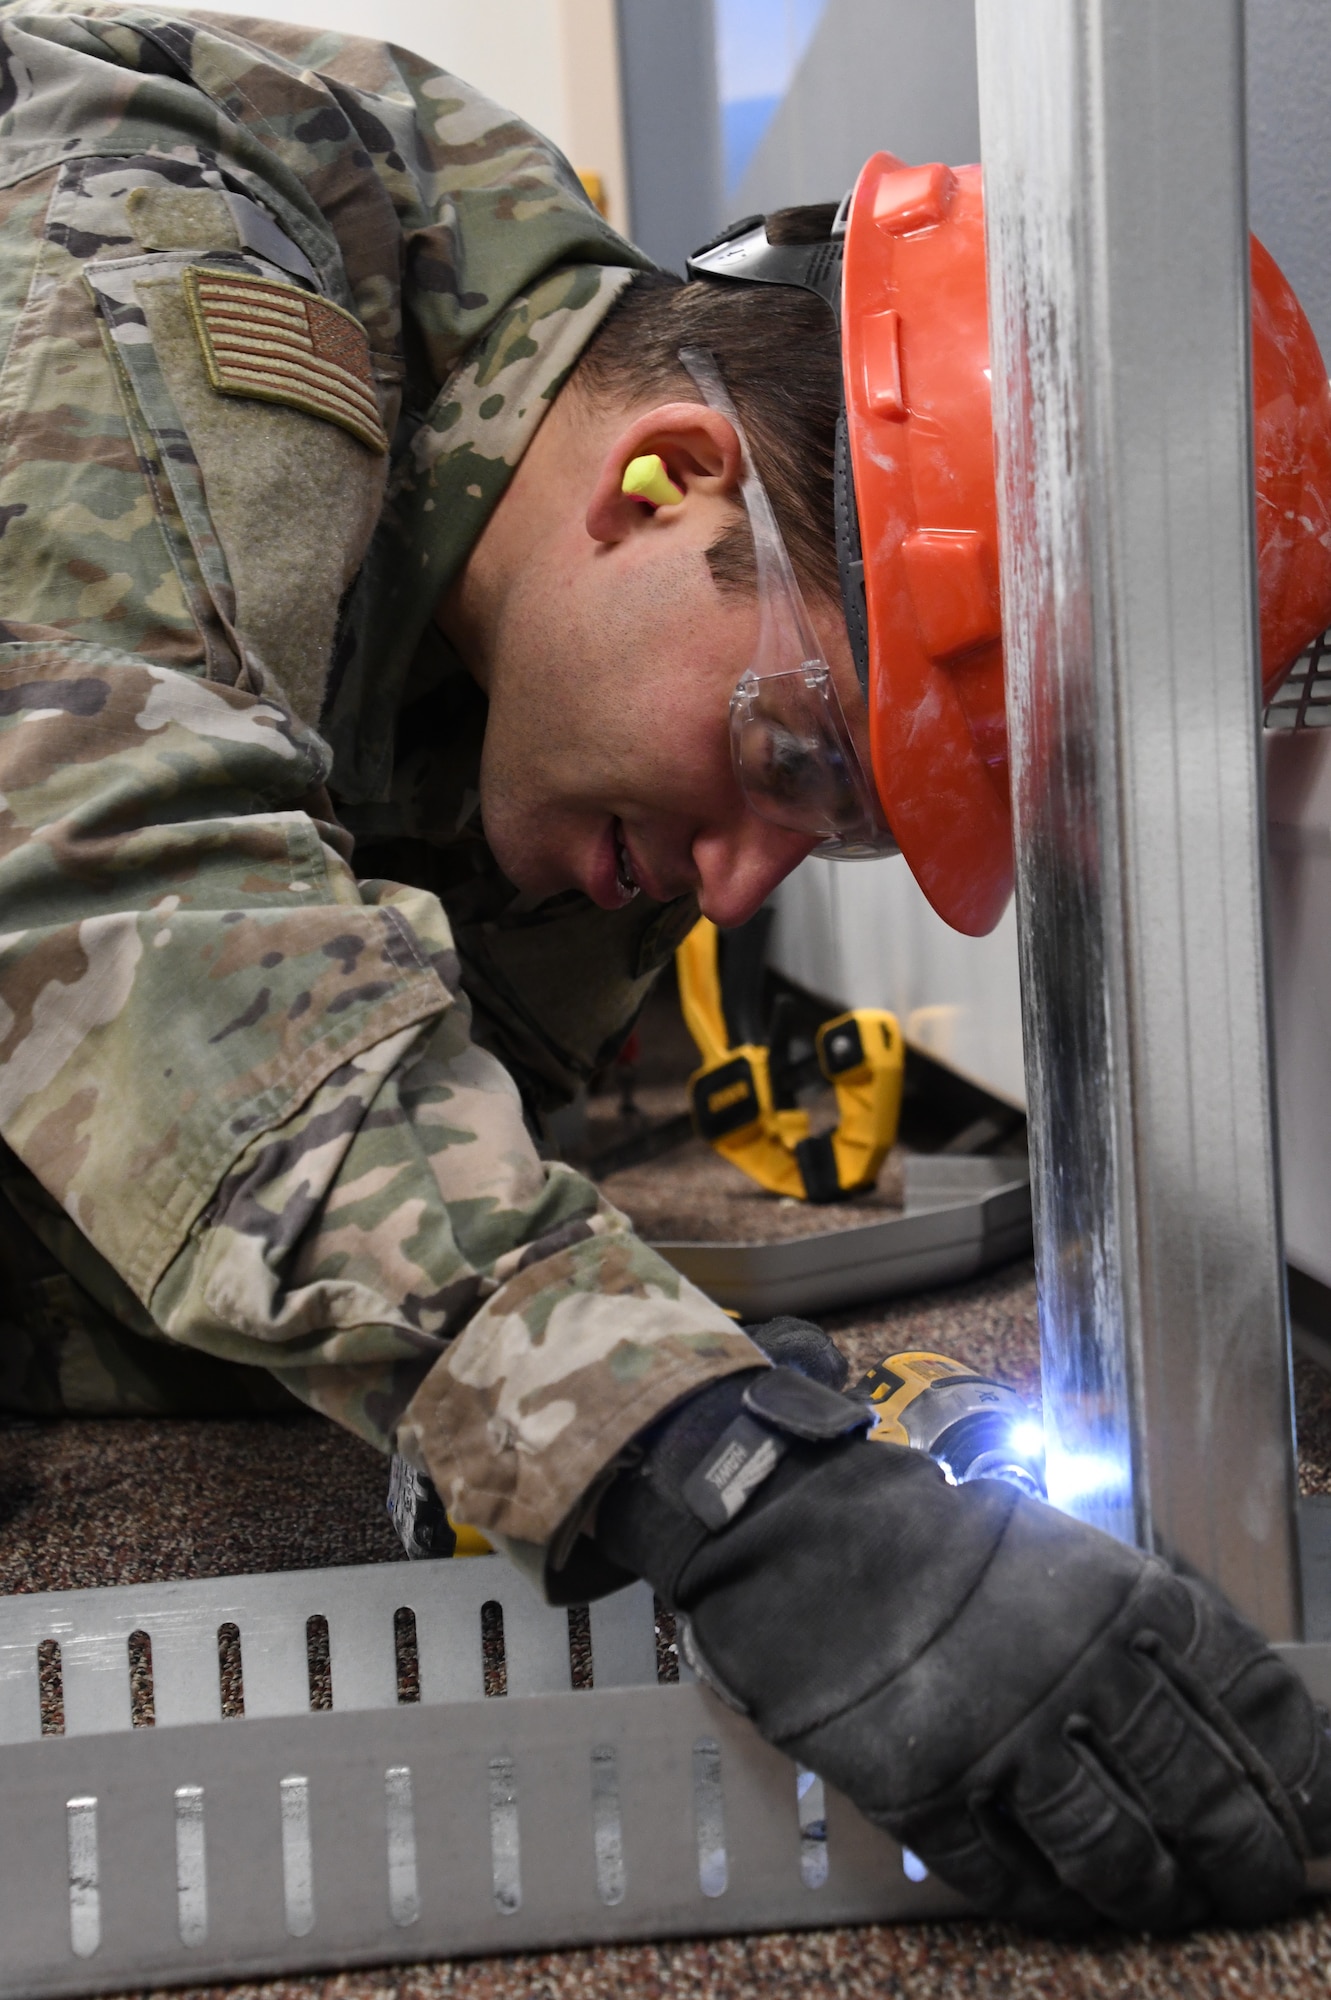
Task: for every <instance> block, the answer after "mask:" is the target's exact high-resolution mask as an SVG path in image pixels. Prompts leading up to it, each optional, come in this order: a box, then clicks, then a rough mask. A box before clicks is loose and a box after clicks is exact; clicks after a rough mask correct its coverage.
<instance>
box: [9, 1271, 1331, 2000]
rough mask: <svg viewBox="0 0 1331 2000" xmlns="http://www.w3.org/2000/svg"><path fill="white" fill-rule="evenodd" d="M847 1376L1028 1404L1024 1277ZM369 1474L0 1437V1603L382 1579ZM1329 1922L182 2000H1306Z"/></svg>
mask: <svg viewBox="0 0 1331 2000" xmlns="http://www.w3.org/2000/svg"><path fill="white" fill-rule="evenodd" d="M829 1324H830V1325H831V1327H832V1329H833V1331H834V1332H835V1333H836V1335H837V1338H838V1339H839V1340H840V1342H841V1343H842V1345H843V1346H844V1347H845V1349H846V1351H847V1353H848V1354H849V1355H850V1357H851V1359H852V1362H853V1363H854V1364H856V1365H861V1366H865V1365H868V1364H869V1363H870V1362H871V1361H874V1360H876V1359H879V1358H881V1356H882V1355H884V1354H886V1353H890V1352H891V1351H892V1350H893V1349H900V1348H903V1347H914V1346H920V1347H933V1348H939V1349H942V1350H943V1351H945V1352H950V1353H954V1354H956V1355H958V1356H959V1357H960V1358H962V1359H964V1360H967V1361H969V1362H971V1363H972V1364H973V1365H974V1366H976V1367H979V1368H985V1369H991V1370H992V1371H993V1372H994V1373H996V1374H998V1375H1001V1376H1003V1377H1004V1378H1005V1379H1007V1380H1009V1381H1011V1382H1012V1383H1013V1384H1014V1386H1016V1387H1018V1388H1020V1389H1022V1390H1024V1391H1026V1392H1027V1393H1031V1392H1032V1391H1033V1390H1034V1386H1035V1382H1036V1376H1037V1336H1036V1324H1035V1287H1034V1278H1033V1273H1032V1270H1031V1266H1030V1265H1029V1263H1025V1262H1023V1263H1019V1264H1016V1265H1013V1266H1010V1267H1008V1268H1007V1269H1006V1270H1003V1271H1000V1272H997V1273H993V1274H991V1275H989V1276H988V1277H984V1278H980V1279H977V1280H974V1281H972V1282H971V1283H969V1284H966V1285H961V1286H957V1287H954V1288H952V1289H950V1290H947V1291H940V1292H935V1293H932V1294H929V1295H927V1296H923V1297H916V1298H912V1299H905V1300H900V1301H897V1302H894V1303H890V1304H886V1305H882V1306H879V1307H878V1308H876V1309H873V1310H866V1311H860V1312H857V1313H845V1314H841V1315H838V1316H837V1317H836V1318H835V1319H834V1320H832V1321H830V1322H829ZM1297 1372H1298V1400H1299V1417H1300V1441H1301V1460H1302V1469H1303V1480H1304V1485H1305V1488H1307V1489H1309V1490H1316V1491H1327V1490H1331V1378H1328V1377H1327V1376H1326V1375H1324V1374H1322V1373H1321V1372H1320V1371H1318V1370H1317V1369H1314V1368H1312V1367H1310V1366H1309V1365H1308V1364H1306V1363H1303V1364H1300V1366H1299V1369H1298V1371H1297ZM383 1494H384V1468H383V1464H382V1461H381V1460H379V1459H378V1458H377V1457H376V1456H375V1454H374V1453H373V1452H372V1451H371V1450H370V1449H369V1448H368V1447H366V1446H364V1445H362V1444H361V1443H360V1442H359V1441H358V1440H356V1439H355V1438H352V1437H350V1436H347V1435H344V1434H342V1433H340V1432H338V1431H336V1430H334V1429H333V1428H332V1427H331V1426H330V1425H327V1424H325V1423H322V1422H320V1421H318V1420H316V1419H313V1418H307V1417H303V1416H294V1417H292V1418H289V1419H282V1420H276V1419H271V1418H269V1419H263V1420H257V1419H233V1420H230V1421H225V1422H202V1421H189V1422H171V1423H166V1422H149V1421H124V1422H88V1423H55V1424H43V1425H37V1424H31V1425H15V1426H10V1427H8V1428H6V1429H5V1430H4V1431H3V1432H0V1592H10V1591H30V1590H66V1589H72V1588H76V1587H79V1586H84V1585H96V1584H111V1583H129V1582H135V1581H141V1580H146V1579H157V1578H165V1577H192V1576H193V1577H197V1576H218V1575H223V1574H227V1573H235V1572H239V1571H247V1570H274V1569H293V1568H305V1567H309V1566H314V1565H320V1564H331V1563H359V1562H390V1561H394V1560H398V1559H400V1557H399V1553H398V1549H397V1544H396V1542H395V1539H394V1537H393V1535H392V1531H391V1529H390V1528H389V1526H388V1523H387V1520H386V1518H385V1516H384V1511H383ZM1328 1984H1331V1909H1328V1910H1326V1911H1324V1910H1322V1909H1312V1910H1310V1911H1309V1912H1308V1913H1307V1914H1305V1915H1302V1916H1300V1917H1298V1918H1295V1919H1294V1920H1292V1921H1290V1922H1288V1923H1285V1924H1281V1925H1277V1926H1273V1927H1270V1928H1267V1929H1264V1930H1261V1931H1257V1932H1250V1933H1246V1934H1240V1933H1235V1932H1230V1931H1211V1932H1206V1933H1203V1934H1200V1935H1197V1936H1193V1937H1190V1938H1187V1939H1183V1940H1180V1941H1179V1942H1176V1943H1165V1944H1161V1943H1147V1942H1144V1941H1140V1940H1135V1939H1133V1940H1124V1939H1123V1938H1121V1937H1117V1936H1111V1937H1106V1938H1105V1939H1103V1940H1102V1941H1099V1942H1095V1943H1089V1944H1086V1943H1079V1944H1077V1945H1064V1944H1059V1943H1053V1942H1050V1941H1048V1940H1044V1939H1040V1938H1032V1937H1029V1936H1026V1935H1024V1934H1023V1933H1021V1932H1018V1931H1017V1930H1015V1929H1013V1928H1011V1927H1008V1926H1004V1925H998V1924H986V1923H975V1922H955V1923H947V1924H911V1925H901V1926H868V1927H862V1928H856V1929H833V1930H824V1931H806V1932H797V1933H790V1934H776V1935H769V1936H762V1937H735V1938H725V1939H719V1940H711V1941H705V1942H676V1943H669V1944H662V1945H631V1946H615V1947H596V1948H594V1949H587V1950H580V1951H576V1950H575V1951H560V1952H551V1953H548V1954H541V1955H535V1954H525V1955H519V1956H514V1957H507V1958H493V1959H472V1960H465V1961H456V1962H452V1963H446V1964H433V1965H414V1966H404V1967H396V1968H389V1969H384V1970H382V1971H371V1972H356V1973H352V1974H344V1975H339V1976H337V1977H333V1978H311V1979H305V1980H291V1979H278V1980H271V1981H260V1982H257V1983H247V1984H244V1985H234V1986H226V1987H210V1988H207V1989H197V2000H203V1996H204V1994H205V1993H206V1994H207V1995H208V1996H209V2000H222V1996H223V1995H227V1996H230V2000H251V1996H253V2000H601V1996H606V2000H610V1996H621V1995H633V1996H635V2000H636V1997H637V1996H641V2000H776V1996H777V1995H784V1994H786V1993H791V1992H798V1993H799V1994H800V1996H801V2000H859V1996H861V1995H863V1996H866V2000H867V1996H869V1995H874V1996H876V2000H888V1996H891V2000H896V1996H900V2000H959V1996H970V1995H975V1996H983V2000H1008V1996H1012V2000H1017V1996H1021V2000H1028V1996H1029V2000H1083V1996H1085V2000H1101V1996H1110V1995H1112V1996H1120V1995H1121V1996H1140V2000H1156V1996H1161V2000H1164V1996H1179V1995H1189V1996H1191V1995H1196V1996H1198V1997H1199V2000H1201V1997H1202V1996H1205V2000H1239V1996H1242V2000H1265V1996H1267V1995H1271V1996H1276V1995H1279V1996H1282V2000H1284V1996H1289V2000H1294V1996H1298V2000H1314V1996H1316V1997H1317V2000H1323V1996H1324V1995H1325V1993H1326V1991H1327V1987H1328Z"/></svg>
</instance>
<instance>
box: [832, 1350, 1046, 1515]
mask: <svg viewBox="0 0 1331 2000" xmlns="http://www.w3.org/2000/svg"><path fill="white" fill-rule="evenodd" d="M847 1394H848V1395H851V1396H854V1397H856V1398H857V1399H858V1400H861V1401H863V1402H866V1403H870V1404H872V1406H873V1408H874V1410H875V1411H876V1412H877V1416H878V1421H877V1423H876V1424H875V1425H874V1427H873V1429H872V1430H871V1431H870V1432H869V1437H870V1439H871V1440H873V1439H878V1440H879V1441H881V1442H882V1443H885V1444H905V1445H910V1446H911V1447H912V1448H913V1449H914V1450H916V1451H927V1452H928V1453H929V1456H930V1457H931V1458H935V1459H937V1461H938V1463H939V1464H940V1465H941V1466H942V1468H943V1471H944V1472H945V1473H946V1475H947V1477H948V1479H949V1480H950V1481H951V1482H952V1484H953V1485H954V1486H962V1485H964V1484H965V1483H966V1481H967V1480H970V1479H1005V1480H1007V1482H1008V1483H1009V1485H1011V1486H1018V1487H1020V1488H1021V1491H1022V1492H1023V1493H1030V1494H1033V1495H1034V1497H1035V1498H1036V1499H1037V1500H1043V1499H1044V1498H1045V1470H1044V1431H1043V1428H1042V1426H1041V1424H1040V1422H1039V1419H1038V1418H1036V1417H1033V1416H1032V1415H1031V1413H1030V1411H1029V1410H1028V1409H1027V1408H1026V1405H1025V1404H1024V1403H1023V1402H1022V1400H1021V1397H1020V1396H1019V1395H1018V1394H1017V1392H1016V1390H1015V1389H1009V1388H1008V1387H1007V1385H1006V1384H1005V1383H1003V1382H995V1381H994V1380H993V1378H992V1377H991V1376H988V1375H977V1374H976V1373H975V1371H974V1369H973V1368H968V1367H967V1366H966V1364H965V1362H964V1361H952V1360H950V1359H949V1358H948V1356H947V1355H946V1354H929V1353H925V1352H924V1351H922V1350H917V1351H912V1352H910V1353H906V1354H889V1355H888V1357H887V1359H886V1361H880V1362H879V1364H878V1366H877V1367H876V1368H871V1369H870V1370H869V1372H868V1374H867V1375H862V1376H861V1377H860V1379H859V1381H858V1382H856V1383H855V1385H854V1387H853V1388H851V1389H849V1390H848V1391H847Z"/></svg>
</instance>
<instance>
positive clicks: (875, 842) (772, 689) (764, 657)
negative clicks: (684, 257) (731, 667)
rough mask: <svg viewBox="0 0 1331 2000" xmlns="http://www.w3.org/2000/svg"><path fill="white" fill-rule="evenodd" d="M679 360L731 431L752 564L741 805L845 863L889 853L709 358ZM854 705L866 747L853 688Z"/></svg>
mask: <svg viewBox="0 0 1331 2000" xmlns="http://www.w3.org/2000/svg"><path fill="white" fill-rule="evenodd" d="M679 358H680V361H681V362H682V363H683V365H684V367H685V368H686V369H687V370H688V372H689V374H690V375H691V376H692V378H693V380H694V382H695V383H696V384H697V386H698V389H699V390H700V392H701V394H702V397H703V400H704V401H705V402H706V403H708V404H709V405H710V407H711V408H712V409H714V410H718V411H719V412H720V413H721V415H722V416H724V417H727V418H728V419H729V420H730V422H731V423H732V424H733V425H734V427H735V434H736V436H737V437H738V439H739V446H740V455H741V476H740V494H741V497H742V499H743V501H744V507H745V511H746V512H747V514H748V517H749V527H750V529H751V530H752V533H753V546H754V552H755V555H756V557H757V567H758V645H757V650H756V652H755V653H754V656H753V661H752V663H751V665H750V666H749V668H748V669H747V671H746V672H745V673H744V675H743V676H742V677H741V679H740V682H739V685H738V686H737V687H736V689H735V692H734V694H733V695H732V696H731V697H730V753H731V756H732V758H733V759H734V764H735V775H736V777H737V778H738V779H739V782H740V786H741V788H742V790H743V792H744V796H745V799H746V801H747V802H748V804H749V806H750V807H751V808H752V810H753V811H754V812H756V813H757V814H758V815H759V817H760V818H762V819H765V820H770V821H771V822H772V823H773V824H774V825H775V826H783V827H787V828H788V829H789V830H790V831H791V832H792V833H804V834H809V835H811V836H812V837H813V839H815V840H816V841H817V843H818V845H817V847H816V849H815V852H816V853H818V854H823V855H827V856H829V857H830V858H832V859H835V860H842V861H860V860H867V859H869V858H870V857H872V856H873V855H878V854H896V853H898V852H899V850H898V847H897V844H896V841H895V840H894V839H893V838H892V834H891V831H890V829H889V828H888V825H887V822H886V820H885V819H884V818H883V814H882V811H881V808H880V807H879V804H878V798H877V794H876V792H875V791H874V787H873V781H872V778H871V777H870V775H869V772H868V770H867V769H866V765H865V761H864V759H863V758H862V757H861V755H860V751H859V746H858V744H857V741H856V737H855V734H854V732H853V731H852V729H851V725H850V721H849V719H848V717H847V715H846V711H845V708H844V706H843V704H842V699H841V695H840V693H839V691H838V689H837V685H836V682H835V681H834V679H833V678H832V670H831V668H830V667H829V666H828V664H827V662H826V660H825V659H824V658H823V656H822V648H821V646H820V645H819V642H818V637H817V634H816V633H815V632H814V629H813V622H812V620H811V619H810V617H809V613H808V609H807V607H806V605H805V602H804V597H803V593H802V592H801V590H800V587H799V584H798V582H797V581H796V578H795V572H794V570H793V568H792V567H791V562H790V556H789V554H788V553H787V550H786V545H785V542H784V541H783V540H782V537H781V530H780V529H779V528H778V526H777V524H776V516H775V514H774V513H773V512H772V503H771V501H770V500H769V499H768V497H767V493H766V491H765V489H764V487H763V484H762V481H761V480H760V479H759V477H758V474H757V472H756V471H755V469H754V464H753V455H752V453H751V452H750V450H749V446H748V440H747V439H746V438H745V435H744V427H743V425H742V424H741V423H740V420H739V416H738V413H737V412H736V409H735V405H734V403H733V402H732V401H731V399H730V395H729V392H728V391H727V389H726V385H725V383H724V382H723V381H722V380H721V371H720V369H719V368H718V367H717V365H716V357H715V355H713V354H712V353H710V352H709V351H708V350H707V349H706V348H701V347H685V348H681V349H680V354H679ZM854 700H855V702H856V703H857V704H858V706H859V709H860V713H859V715H858V716H857V718H856V719H857V720H858V722H859V724H860V736H861V740H864V741H867V738H868V717H867V715H866V714H865V713H864V712H863V700H862V697H861V696H860V694H859V691H858V689H856V691H855V695H854Z"/></svg>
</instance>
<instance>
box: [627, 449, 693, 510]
mask: <svg viewBox="0 0 1331 2000" xmlns="http://www.w3.org/2000/svg"><path fill="white" fill-rule="evenodd" d="M620 492H621V493H627V494H628V495H629V497H630V499H632V500H649V501H650V502H651V504H652V506H653V507H678V505H679V503H680V501H681V500H682V499H683V498H684V495H683V494H682V493H681V492H680V490H679V488H678V486H676V484H675V482H674V480H673V479H672V478H671V477H670V474H669V473H668V472H667V471H666V469H665V464H664V461H663V460H662V459H661V458H659V457H658V456H657V454H656V453H655V452H654V451H652V452H648V454H647V456H646V457H645V458H632V459H630V460H629V462H628V464H627V465H626V466H625V467H624V479H623V483H622V485H621V487H620Z"/></svg>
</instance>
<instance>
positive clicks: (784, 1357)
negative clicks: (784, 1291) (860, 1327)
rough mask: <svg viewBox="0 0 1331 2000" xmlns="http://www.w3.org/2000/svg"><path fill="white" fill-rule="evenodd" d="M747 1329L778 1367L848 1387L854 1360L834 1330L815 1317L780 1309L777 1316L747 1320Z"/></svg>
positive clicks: (833, 1386) (828, 1384)
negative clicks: (817, 1323) (839, 1343)
mask: <svg viewBox="0 0 1331 2000" xmlns="http://www.w3.org/2000/svg"><path fill="white" fill-rule="evenodd" d="M743 1331H744V1332H745V1333H747V1334H748V1336H749V1339H750V1340H751V1341H752V1342H753V1344H754V1346H755V1347H760V1348H761V1349H762V1351H763V1353H764V1354H765V1355H766V1356H767V1358H768V1360H769V1361H774V1362H775V1363H776V1365H777V1367H778V1368H794V1369H797V1370H798V1372H799V1373H800V1374H801V1375H808V1376H810V1377H811V1379H812V1380H813V1381H815V1382H821V1383H822V1384H823V1386H824V1388H827V1389H844V1388H845V1386H846V1377H847V1376H848V1375H849V1373H850V1363H849V1362H848V1361H847V1359H846V1357H845V1355H844V1354H843V1353H842V1352H841V1349H840V1348H839V1347H838V1346H837V1344H836V1342H835V1341H834V1340H833V1338H832V1336H831V1334H830V1333H825V1332H824V1330H823V1328H822V1327H821V1326H815V1325H814V1323H813V1321H812V1320H811V1319H796V1318H795V1316H794V1314H793V1313H778V1314H777V1316H776V1318H775V1319H764V1320H759V1321H758V1322H757V1323H756V1324H755V1325H752V1326H750V1325H748V1324H746V1325H745V1326H744V1328H743Z"/></svg>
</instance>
